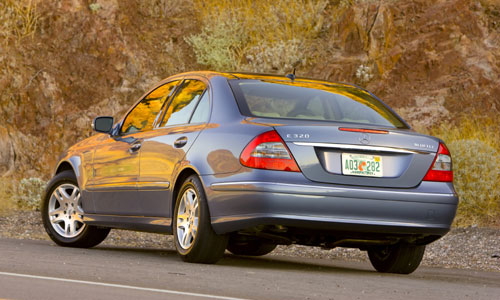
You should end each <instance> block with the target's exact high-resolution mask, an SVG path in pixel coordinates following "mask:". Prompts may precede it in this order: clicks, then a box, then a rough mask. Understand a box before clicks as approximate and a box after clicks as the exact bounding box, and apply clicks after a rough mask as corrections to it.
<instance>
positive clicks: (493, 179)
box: [431, 114, 500, 226]
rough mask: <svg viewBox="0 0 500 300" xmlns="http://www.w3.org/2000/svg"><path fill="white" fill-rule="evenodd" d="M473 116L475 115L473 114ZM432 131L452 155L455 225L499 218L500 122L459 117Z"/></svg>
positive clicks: (488, 221) (486, 221) (478, 222)
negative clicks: (455, 191)
mask: <svg viewBox="0 0 500 300" xmlns="http://www.w3.org/2000/svg"><path fill="white" fill-rule="evenodd" d="M472 115H474V114H472ZM431 134H433V135H435V136H438V137H440V138H441V139H443V140H444V141H445V142H446V144H447V146H448V148H449V149H450V152H451V154H452V157H453V175H454V184H455V188H456V190H457V193H458V195H459V197H460V203H459V206H458V212H457V217H456V219H455V225H457V226H471V225H481V226H488V225H495V224H497V223H498V220H499V218H500V188H499V183H500V172H499V169H498V167H499V165H500V143H499V141H500V124H498V122H496V121H495V120H493V119H490V118H471V117H470V116H468V117H462V118H461V119H460V121H459V122H457V123H456V125H453V124H451V123H448V124H442V125H440V126H439V127H437V128H434V129H433V130H431Z"/></svg>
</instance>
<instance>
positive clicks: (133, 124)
mask: <svg viewBox="0 0 500 300" xmlns="http://www.w3.org/2000/svg"><path fill="white" fill-rule="evenodd" d="M178 83H179V81H178V80H177V81H172V82H169V83H166V84H164V85H162V86H160V87H159V88H157V89H155V90H153V91H152V92H151V93H149V94H148V95H147V96H146V97H145V98H144V99H142V100H141V102H139V104H137V105H136V106H135V107H134V109H133V110H132V111H131V112H130V113H129V114H128V115H127V117H126V118H125V120H124V121H123V126H122V134H128V133H134V132H139V131H147V130H151V129H152V128H153V124H154V122H155V120H156V118H157V117H158V113H159V112H160V110H161V108H162V106H163V103H165V101H166V100H167V99H168V98H169V97H170V96H171V94H172V92H173V90H174V88H175V86H176V85H177V84H178Z"/></svg>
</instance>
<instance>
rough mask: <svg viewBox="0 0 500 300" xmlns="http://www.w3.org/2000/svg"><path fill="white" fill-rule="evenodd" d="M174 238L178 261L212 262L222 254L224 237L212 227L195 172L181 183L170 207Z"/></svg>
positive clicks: (205, 200) (204, 198)
mask: <svg viewBox="0 0 500 300" xmlns="http://www.w3.org/2000/svg"><path fill="white" fill-rule="evenodd" d="M173 231H174V240H175V247H176V249H177V253H178V254H179V255H180V257H181V258H182V260H184V261H186V262H191V263H204V264H213V263H216V262H217V261H219V259H221V258H222V256H223V255H224V250H225V249H226V245H227V241H228V237H227V235H218V234H216V233H215V232H214V230H213V229H212V225H211V222H210V213H209V211H208V204H207V198H206V196H205V192H204V190H203V185H202V184H201V181H200V179H199V178H198V176H196V175H192V176H190V177H188V178H187V179H186V181H185V182H184V184H183V185H182V187H181V189H180V191H179V194H178V195H177V201H176V203H175V210H174V226H173Z"/></svg>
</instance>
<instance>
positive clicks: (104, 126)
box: [92, 117, 114, 133]
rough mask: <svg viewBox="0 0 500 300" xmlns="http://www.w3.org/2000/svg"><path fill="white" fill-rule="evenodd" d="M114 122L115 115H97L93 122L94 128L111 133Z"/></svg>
mask: <svg viewBox="0 0 500 300" xmlns="http://www.w3.org/2000/svg"><path fill="white" fill-rule="evenodd" d="M113 123H114V120H113V117H97V118H95V119H94V122H92V129H94V131H97V132H102V133H110V132H111V129H112V128H113Z"/></svg>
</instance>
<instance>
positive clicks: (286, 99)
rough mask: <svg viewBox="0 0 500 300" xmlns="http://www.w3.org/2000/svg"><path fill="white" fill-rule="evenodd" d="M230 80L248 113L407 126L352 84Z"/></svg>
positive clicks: (244, 111) (300, 118) (243, 108)
mask: <svg viewBox="0 0 500 300" xmlns="http://www.w3.org/2000/svg"><path fill="white" fill-rule="evenodd" d="M229 83H230V85H231V88H232V90H233V92H234V94H235V96H236V100H237V102H238V106H239V107H240V110H241V112H242V113H243V114H244V115H247V116H253V117H261V118H280V119H299V120H319V121H330V122H347V123H357V124H369V125H379V126H384V127H396V128H408V127H407V125H406V124H405V123H404V122H403V121H401V119H400V118H399V117H398V116H397V115H396V114H395V113H394V112H392V111H391V110H390V109H389V108H388V107H387V106H386V105H385V104H383V103H382V102H380V101H379V100H377V99H376V98H374V97H372V96H371V95H370V94H369V93H367V92H366V91H363V90H361V89H358V88H355V87H352V86H347V85H325V84H320V83H310V82H299V81H295V82H285V81H263V80H253V79H249V80H246V79H243V80H241V79H235V80H230V81H229Z"/></svg>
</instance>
